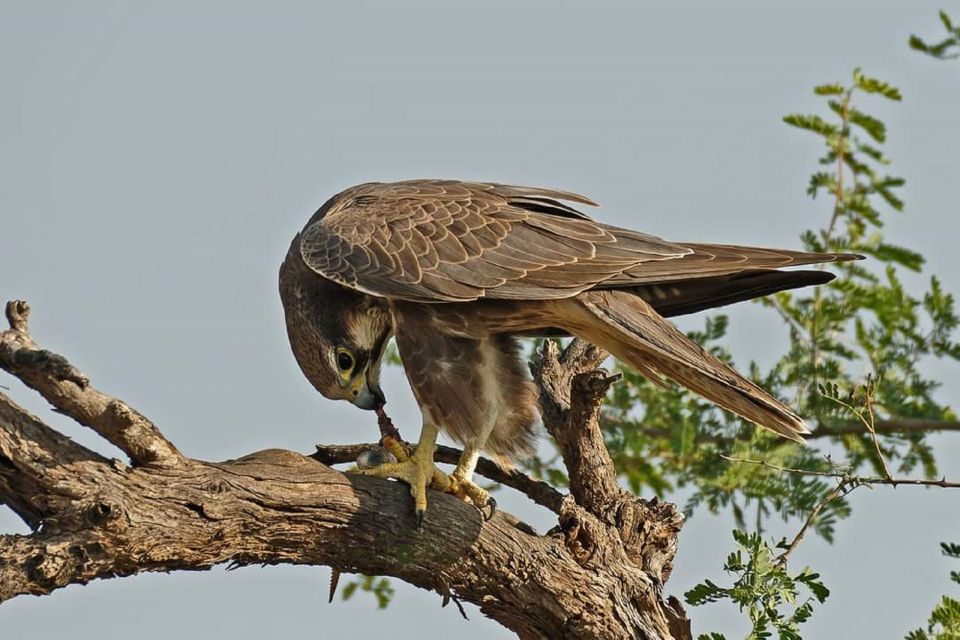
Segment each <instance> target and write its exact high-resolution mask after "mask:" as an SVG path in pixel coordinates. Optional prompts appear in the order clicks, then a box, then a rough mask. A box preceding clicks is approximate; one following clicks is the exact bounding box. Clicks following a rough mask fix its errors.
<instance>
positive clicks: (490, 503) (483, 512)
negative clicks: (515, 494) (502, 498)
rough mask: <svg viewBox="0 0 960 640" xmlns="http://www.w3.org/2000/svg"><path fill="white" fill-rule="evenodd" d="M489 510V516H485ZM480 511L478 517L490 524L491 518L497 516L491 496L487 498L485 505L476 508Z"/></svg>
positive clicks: (494, 501)
mask: <svg viewBox="0 0 960 640" xmlns="http://www.w3.org/2000/svg"><path fill="white" fill-rule="evenodd" d="M488 508H489V509H490V513H489V515H488V514H487V509H488ZM477 509H479V510H480V515H481V516H483V521H484V522H490V520H492V519H493V516H495V515H497V501H496V500H495V499H494V498H493V496H487V504H485V505H483V506H482V507H477Z"/></svg>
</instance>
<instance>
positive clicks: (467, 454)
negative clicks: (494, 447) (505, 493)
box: [450, 445, 497, 520]
mask: <svg viewBox="0 0 960 640" xmlns="http://www.w3.org/2000/svg"><path fill="white" fill-rule="evenodd" d="M479 459H480V449H479V448H478V447H477V446H475V445H467V446H465V447H464V448H463V455H461V456H460V461H459V462H457V467H456V468H455V469H454V470H453V473H452V474H450V484H451V491H450V493H453V494H454V495H457V496H459V497H460V498H461V499H463V500H467V501H469V502H472V503H473V504H474V505H475V506H476V507H477V509H479V510H480V513H481V514H482V515H483V518H484V520H489V519H490V518H492V517H493V514H495V513H496V512H497V501H496V500H494V499H493V496H491V495H490V494H489V493H488V492H487V491H485V490H484V489H481V488H480V487H479V486H477V484H476V483H475V482H474V481H473V472H474V470H475V469H476V468H477V460H479ZM488 510H489V511H488Z"/></svg>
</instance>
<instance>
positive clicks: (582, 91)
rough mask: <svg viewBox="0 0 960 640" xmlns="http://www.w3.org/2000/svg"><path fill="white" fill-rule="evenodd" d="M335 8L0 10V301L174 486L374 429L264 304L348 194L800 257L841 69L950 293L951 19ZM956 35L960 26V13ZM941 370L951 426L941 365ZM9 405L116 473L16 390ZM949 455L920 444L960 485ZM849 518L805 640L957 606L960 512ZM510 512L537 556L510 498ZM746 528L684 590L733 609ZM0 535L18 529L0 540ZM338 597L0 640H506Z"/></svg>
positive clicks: (65, 627) (77, 616) (291, 585)
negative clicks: (415, 181)
mask: <svg viewBox="0 0 960 640" xmlns="http://www.w3.org/2000/svg"><path fill="white" fill-rule="evenodd" d="M328 4H332V3H319V2H270V3H267V2H262V3H250V2H226V1H221V2H213V1H211V2H177V1H164V2H136V3H134V2H119V1H118V2H106V1H96V2H92V1H91V2H32V1H29V0H23V1H16V2H14V1H10V0H0V79H2V84H0V92H2V93H0V95H2V99H0V298H2V299H3V300H6V299H10V298H12V297H20V298H25V299H27V300H29V301H30V303H31V304H32V306H33V308H34V315H33V318H32V326H33V331H34V335H35V336H36V338H37V339H38V340H39V341H40V343H41V344H42V345H43V346H45V347H48V348H51V349H54V350H58V351H60V352H62V353H64V354H66V355H67V356H68V357H69V358H71V359H72V361H73V362H74V363H76V364H77V365H78V366H80V367H81V369H83V370H84V371H85V372H86V373H88V374H89V375H90V377H91V380H92V381H93V383H94V384H95V385H97V386H98V387H99V388H101V389H103V390H105V391H107V392H108V393H112V394H114V395H117V396H119V397H121V398H123V399H125V400H127V401H128V402H130V403H131V404H132V405H134V406H136V407H137V408H138V409H140V410H141V411H143V412H144V413H145V414H146V415H148V416H149V417H151V418H152V419H153V420H154V421H156V423H157V424H158V425H159V426H160V427H161V429H163V431H164V432H165V433H166V435H167V436H168V437H170V438H171V439H172V440H173V441H174V442H175V443H176V444H177V446H179V447H180V448H181V449H182V450H183V451H184V452H185V453H187V454H188V455H190V456H193V457H196V458H202V459H212V460H221V459H226V458H232V457H237V456H240V455H243V454H246V453H249V452H251V451H255V450H258V449H263V448H268V447H285V448H290V449H294V450H298V451H304V452H307V451H310V450H311V448H312V445H313V444H314V443H315V442H328V443H332V442H356V441H369V440H371V439H373V438H374V437H375V435H376V430H375V427H374V422H373V420H372V419H371V416H370V415H369V414H366V413H362V412H360V411H359V410H357V409H354V408H353V407H351V406H349V405H347V404H346V403H337V404H335V403H332V402H330V401H327V400H325V399H323V398H322V397H320V396H319V395H317V394H316V392H314V391H313V389H312V388H311V387H310V386H309V385H308V383H307V382H306V381H305V380H304V379H303V378H302V376H301V374H300V372H299V371H298V370H297V368H296V364H295V363H294V360H293V358H292V356H291V355H290V352H289V347H288V345H287V341H286V335H285V332H284V327H283V318H282V311H281V307H280V301H279V298H278V295H277V293H276V279H277V268H278V265H279V263H280V261H281V259H282V257H283V255H284V253H285V251H286V248H287V246H288V244H289V241H290V238H291V237H292V235H293V234H294V233H295V232H296V231H297V230H298V229H299V228H300V227H301V226H302V225H303V223H304V222H305V221H306V219H307V218H308V217H309V216H310V215H311V214H312V212H313V211H314V210H315V209H316V208H317V207H318V206H319V205H320V204H321V203H322V202H323V201H324V200H326V198H327V197H328V196H330V195H331V194H333V193H334V192H336V191H339V190H340V189H342V188H344V187H346V186H349V185H351V184H355V183H358V182H363V181H369V180H395V179H402V178H413V177H450V178H465V179H476V180H494V181H500V182H511V183H519V184H533V185H544V186H556V187H562V188H566V189H570V190H573V191H578V192H581V193H584V194H587V195H589V196H591V197H592V198H594V199H596V200H597V201H599V202H601V203H602V204H603V205H604V208H603V209H601V210H599V211H598V212H596V215H597V216H598V217H599V218H600V219H602V220H605V221H609V222H613V223H617V224H621V225H625V226H631V227H635V228H639V229H642V230H644V231H648V232H651V233H656V234H658V235H662V236H665V237H667V238H670V239H675V240H701V241H704V240H705V241H716V242H721V241H723V242H736V243H744V244H747V243H749V244H769V245H780V246H785V247H796V246H799V241H798V240H797V236H798V234H799V233H800V231H801V230H803V229H805V228H808V227H814V226H817V225H818V224H822V222H823V221H824V220H825V218H826V216H827V215H828V206H829V203H827V202H824V201H816V202H813V201H810V200H809V199H808V198H807V196H806V195H805V194H804V189H805V186H806V180H807V176H808V175H809V174H810V173H811V171H812V170H813V169H814V168H815V158H816V157H817V155H818V154H819V152H820V150H819V148H818V146H817V145H818V143H817V142H816V140H815V139H814V138H813V136H809V135H805V134H803V133H802V132H799V131H796V130H792V129H790V128H789V127H787V126H786V125H784V124H782V123H781V121H780V118H781V116H782V115H784V114H786V113H789V112H793V111H801V110H809V109H811V108H815V107H817V106H819V100H818V99H816V98H814V97H813V96H812V95H811V92H810V89H811V87H812V86H813V85H814V84H817V83H820V82H827V81H833V80H846V79H848V78H849V74H850V72H851V70H852V69H853V68H854V67H855V66H862V67H863V68H864V70H865V71H866V72H868V73H870V74H872V75H876V76H879V77H881V78H883V79H886V80H889V81H891V82H892V83H894V84H895V85H897V86H899V87H900V88H901V89H902V90H903V94H904V96H905V99H904V102H903V103H902V104H897V105H886V104H876V105H874V104H869V105H866V106H867V108H868V109H873V110H874V111H876V112H878V113H879V114H880V115H882V116H883V118H884V119H885V120H886V121H887V123H888V125H889V127H890V135H889V152H890V155H891V156H892V158H893V159H894V165H893V169H894V172H895V173H897V174H899V175H903V176H905V177H906V178H907V181H908V182H907V187H906V189H905V190H904V198H905V200H906V202H907V213H906V214H905V215H904V216H902V217H898V218H897V219H895V220H892V221H891V222H890V224H889V225H888V229H889V233H890V236H891V237H892V238H893V239H895V240H896V241H898V242H899V243H902V244H906V245H908V246H911V247H913V248H915V249H918V250H920V251H921V252H923V253H924V254H925V255H926V256H928V258H929V269H930V271H932V272H934V273H937V274H940V275H941V277H942V278H943V280H944V281H945V285H946V286H947V288H948V290H950V291H953V292H954V293H957V292H958V288H960V279H958V276H957V273H958V272H960V255H958V251H957V246H956V242H957V241H956V236H957V231H958V222H957V219H958V218H957V210H956V207H957V202H958V198H957V182H958V178H960V127H958V126H957V113H960V65H958V64H957V63H938V62H935V61H933V60H931V59H928V58H926V57H924V56H921V55H919V54H916V53H913V52H911V51H909V50H908V48H907V46H906V41H907V37H908V36H909V34H910V33H911V32H913V33H919V34H921V35H926V36H930V37H931V38H933V37H939V35H940V25H939V22H938V21H937V19H936V10H937V9H938V8H941V4H946V3H945V2H944V3H941V2H925V1H924V2H919V1H914V2H893V1H886V2H878V1H877V0H867V1H858V2H843V3H838V2H835V1H831V2H825V1H807V2H803V3H790V4H789V5H787V4H786V3H771V2H763V1H759V0H758V1H755V2H739V3H722V7H721V4H720V3H714V2H691V3H670V4H669V5H668V4H667V3H659V4H657V5H654V4H653V3H642V2H629V1H624V2H609V3H576V4H575V3H564V2H525V3H518V2H498V1H487V2H474V3H452V2H444V1H439V0H438V1H435V2H404V3H398V2H379V3H376V2H351V3H339V6H338V7H333V6H328ZM944 8H947V9H951V8H952V13H953V15H954V18H955V19H960V5H956V4H955V3H954V4H953V6H952V7H951V6H949V5H948V6H945V7H944ZM732 316H733V323H732V327H731V345H732V347H733V352H734V354H735V356H736V358H737V360H738V362H740V363H746V362H748V361H749V360H750V359H751V358H755V359H761V360H763V359H764V358H769V357H770V354H771V353H773V352H775V351H776V350H777V349H779V348H780V347H781V345H782V344H783V342H782V341H783V336H784V332H783V327H782V326H780V323H779V322H778V321H777V319H776V317H775V316H773V315H772V314H771V313H770V312H769V311H767V310H764V309H761V308H759V307H757V306H754V305H741V306H740V307H738V308H737V309H736V310H735V311H734V312H733V314H732ZM700 322H701V320H700V319H694V320H693V321H692V323H691V322H689V321H688V322H687V324H686V325H685V326H687V327H690V326H696V325H698V324H700ZM930 370H931V371H933V372H934V374H935V375H936V376H938V377H939V378H941V379H944V380H945V381H946V384H945V386H944V388H943V390H942V394H941V398H943V399H944V400H948V401H951V402H952V403H953V404H954V406H957V405H960V383H958V382H957V379H956V378H957V370H956V367H955V366H953V365H945V364H937V363H933V364H931V366H930ZM386 378H387V379H386V384H385V387H386V390H387V394H388V397H390V399H391V405H390V406H391V413H392V415H393V416H394V418H395V420H396V421H397V423H398V424H399V425H400V427H401V429H402V430H403V432H404V433H405V434H408V436H411V437H412V436H413V435H414V434H415V433H416V427H417V426H418V425H419V418H418V415H417V412H416V409H415V407H414V405H413V402H412V400H411V397H410V394H409V392H408V390H407V389H406V386H405V383H404V381H403V379H402V377H401V374H400V372H399V371H397V370H392V371H390V372H389V373H388V374H387V376H386ZM0 384H2V385H6V386H8V387H10V388H11V391H10V393H11V395H12V396H13V398H14V399H16V400H17V401H18V402H21V403H22V404H25V405H26V406H28V407H29V408H30V409H31V410H33V411H35V412H36V413H38V414H39V415H40V416H41V417H43V418H44V419H45V420H47V421H48V422H49V423H50V424H52V425H55V426H56V427H58V428H60V429H62V430H63V432H65V433H67V434H69V435H70V436H72V437H75V438H76V439H77V440H79V441H81V442H83V443H84V444H87V445H88V446H93V447H95V448H96V449H98V450H100V451H103V452H106V453H108V454H111V455H118V456H119V455H120V454H119V452H117V451H115V450H111V449H110V448H109V446H107V445H105V444H104V443H103V442H102V441H100V440H99V439H98V438H96V437H94V436H93V435H92V434H91V433H88V432H86V431H84V430H83V429H82V428H80V427H78V426H76V425H75V424H73V423H71V422H70V421H69V420H67V419H65V418H63V417H62V416H59V415H57V414H54V413H53V412H51V411H50V410H49V408H48V407H47V406H46V404H45V403H44V402H43V401H39V400H37V399H36V396H35V395H34V394H33V393H32V392H30V391H29V390H26V389H25V388H23V387H22V386H21V385H19V384H18V383H17V382H16V381H15V380H14V379H13V378H11V377H10V376H7V375H5V374H0ZM958 441H960V437H958V436H956V435H955V436H953V437H952V438H950V437H940V438H936V439H935V440H934V442H936V443H937V445H938V447H939V449H940V451H941V453H940V456H939V457H940V461H941V463H942V467H943V471H944V473H946V474H947V475H952V476H953V477H960V462H958V458H960V446H958ZM681 499H682V496H681ZM852 503H853V508H854V513H853V516H852V517H851V518H850V519H849V520H848V521H847V522H844V523H842V524H841V526H840V527H839V532H838V537H837V541H836V544H834V545H832V546H831V545H827V544H825V543H823V542H822V541H820V540H817V539H809V540H807V541H805V542H804V543H803V545H802V547H801V548H800V550H799V551H798V552H797V553H796V554H795V556H794V559H793V560H792V563H794V564H795V565H796V567H797V568H799V567H800V566H802V565H803V564H805V563H809V564H811V565H812V566H814V567H815V568H816V569H818V570H820V571H821V573H822V574H823V575H824V579H825V581H826V583H827V584H828V585H829V586H830V587H831V589H832V590H833V595H832V597H831V598H830V600H828V602H827V604H826V605H825V606H823V607H822V608H821V609H819V610H818V612H817V614H816V615H815V617H814V619H813V621H812V622H811V623H809V625H808V626H807V627H806V629H807V634H806V637H809V638H840V637H843V638H902V637H903V635H904V634H905V632H906V631H907V630H909V629H911V628H914V627H916V626H919V625H920V624H921V623H922V622H923V621H925V619H926V615H927V613H928V612H929V611H930V609H931V608H932V606H933V605H934V603H935V601H936V600H937V599H938V597H939V595H940V594H942V593H944V592H945V591H946V590H949V589H950V583H949V581H948V578H947V574H948V571H949V569H950V568H951V567H950V566H949V564H948V563H947V561H945V560H944V559H943V558H941V557H940V555H939V549H938V543H939V542H940V541H941V540H953V541H958V540H960V508H958V507H960V494H957V493H948V492H946V491H924V490H916V489H909V488H901V489H898V490H896V491H892V490H888V489H884V488H879V489H876V490H873V491H870V490H866V489H864V490H860V491H858V492H857V493H855V494H854V495H853V497H852ZM502 505H503V506H504V508H507V509H509V510H512V511H514V512H516V513H518V514H520V515H521V516H522V517H524V518H525V519H527V520H528V521H530V522H532V523H534V524H535V525H537V526H538V527H540V529H541V530H543V529H545V528H547V527H549V526H550V520H551V519H550V517H549V514H546V513H544V512H543V511H542V510H539V509H537V508H535V507H533V506H530V505H528V504H527V503H526V502H525V501H524V500H521V499H519V498H516V497H511V496H504V497H503V500H502ZM731 524H732V523H731V521H730V519H729V518H727V517H719V518H718V517H710V516H707V515H706V514H697V515H696V516H695V517H694V518H693V519H691V520H690V521H689V522H688V523H687V525H686V527H685V528H684V530H683V534H682V538H681V545H680V554H679V556H678V559H677V570H676V572H675V575H674V578H673V579H672V580H671V582H670V583H669V584H668V585H667V590H668V591H669V592H671V593H675V594H678V595H679V594H681V593H682V592H683V591H684V590H686V589H688V588H689V587H690V586H692V585H693V584H694V583H696V582H697V581H699V580H701V579H702V578H704V577H708V576H709V577H711V578H713V579H714V580H716V581H722V580H724V579H725V577H724V575H723V574H722V571H721V570H720V568H721V565H722V561H723V558H724V557H725V555H726V553H727V552H728V551H729V550H730V549H731V548H732V540H731V538H730V528H731ZM796 528H797V525H796V523H792V524H790V525H789V526H788V527H786V528H776V529H775V530H774V531H773V532H772V534H771V535H777V534H783V533H789V532H793V531H795V529H796ZM0 531H4V532H26V528H25V527H24V526H23V525H22V523H20V522H19V521H18V520H16V518H15V517H14V516H13V515H12V514H11V513H10V512H9V511H5V510H0ZM952 568H954V569H956V568H957V567H952ZM328 576H329V570H328V569H325V568H308V567H299V568H292V567H270V568H265V569H260V568H245V569H241V570H238V571H235V572H231V573H227V572H225V571H224V570H222V569H217V570H214V571H210V572H206V573H178V574H173V575H142V576H137V577H133V578H126V579H122V580H109V581H101V582H97V583H94V584H91V585H89V586H86V587H70V588H68V589H65V590H62V591H59V592H57V593H56V594H54V595H52V596H49V597H44V598H28V597H21V598H17V599H15V600H13V601H11V602H9V603H7V604H4V605H3V606H2V607H0V636H2V637H3V638H4V639H8V638H9V639H14V638H17V639H18V638H27V637H30V638H33V639H48V638H50V639H52V638H59V637H62V636H63V635H64V634H66V633H70V634H71V637H73V638H76V639H77V640H86V639H93V638H97V639H99V640H104V639H110V638H126V637H128V636H129V634H130V633H131V632H134V630H135V633H136V635H137V636H138V638H140V639H141V640H154V639H167V638H171V637H188V638H189V637H209V638H227V637H229V638H231V639H235V640H240V639H245V638H257V639H259V638H265V637H283V636H301V637H303V636H307V637H334V638H350V637H382V636H383V635H389V637H391V638H395V639H396V640H403V639H406V638H415V637H416V638H421V637H423V635H422V634H423V630H424V629H431V630H432V631H430V636H431V637H433V636H438V635H440V634H441V633H455V634H457V637H458V638H459V639H460V640H470V639H474V638H505V637H510V634H509V633H507V632H506V631H505V630H503V629H502V628H500V627H499V626H498V625H496V624H495V623H493V622H491V621H489V620H486V619H485V618H483V617H482V616H481V615H480V614H479V612H478V611H477V610H476V609H475V608H473V607H469V606H468V607H467V610H468V614H469V615H470V621H469V622H465V621H463V620H461V619H460V617H459V615H458V614H457V611H456V608H455V607H448V608H446V609H442V610H441V608H440V597H439V596H437V595H435V594H430V593H427V592H424V591H419V590H416V589H413V588H411V587H407V586H406V585H403V584H402V583H399V582H397V583H396V587H397V594H396V598H395V600H394V602H393V604H392V605H391V606H390V607H389V609H387V610H386V611H383V612H381V611H377V610H376V609H375V603H374V601H373V599H372V598H370V597H364V596H358V597H355V598H354V599H353V600H351V601H349V602H347V603H343V602H340V601H337V602H336V603H335V604H333V605H327V604H326V583H327V579H328ZM690 615H691V617H692V619H693V622H694V628H695V630H696V631H698V632H706V631H710V630H721V631H725V632H727V633H729V634H730V637H731V638H735V637H742V636H743V635H744V633H745V627H744V625H743V623H742V622H741V620H740V618H739V617H738V615H737V612H736V610H735V609H734V608H732V607H728V606H725V605H713V606H707V607H701V608H697V609H691V610H690Z"/></svg>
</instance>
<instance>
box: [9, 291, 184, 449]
mask: <svg viewBox="0 0 960 640" xmlns="http://www.w3.org/2000/svg"><path fill="white" fill-rule="evenodd" d="M6 314H7V321H8V322H9V323H10V329H9V330H7V331H3V332H0V367H2V368H3V369H6V370H7V371H9V372H10V373H12V374H13V375H15V376H17V377H18V378H20V380H22V381H23V383H24V384H26V385H27V386H28V387H30V388H32V389H34V390H36V391H37V392H39V393H40V395H42V396H43V397H44V398H46V399H47V401H48V402H50V404H52V405H53V406H54V407H56V408H57V410H59V411H60V412H61V413H64V414H66V415H68V416H70V417H71V418H73V419H74V420H76V421H77V422H79V423H80V424H82V425H85V426H88V427H90V428H91V429H93V430H94V431H96V432H97V433H99V434H100V435H101V436H102V437H103V438H105V439H106V440H107V441H108V442H110V443H111V444H113V445H115V446H116V447H118V448H119V449H120V450H121V451H123V452H124V453H126V454H127V455H128V456H130V460H131V461H132V462H133V463H135V464H145V465H147V464H153V465H157V466H173V465H177V464H180V463H181V462H182V461H183V456H182V455H181V453H180V452H179V451H177V448H176V447H174V446H173V444H172V443H171V442H170V441H169V440H167V439H166V438H164V437H163V435H162V434H161V433H160V431H159V430H158V429H157V428H156V427H155V426H154V424H153V423H152V422H150V421H149V420H147V419H146V418H145V417H143V416H142V415H141V414H140V413H138V412H137V411H135V410H134V409H133V408H131V407H130V406H129V405H127V404H126V403H125V402H122V401H120V400H117V399H116V398H112V397H110V396H108V395H106V394H104V393H101V392H100V391H97V390H96V389H94V388H93V387H91V386H90V382H89V380H87V377H86V376H85V375H83V374H82V373H80V372H79V371H78V370H77V369H76V368H74V366H73V365H71V364H70V363H69V362H67V359H66V358H64V357H63V356H61V355H58V354H56V353H53V352H51V351H47V350H46V349H39V348H38V347H37V345H36V344H34V342H33V339H32V338H31V337H30V332H29V330H28V326H27V319H28V317H29V315H30V306H29V305H28V304H27V303H26V302H24V301H22V300H14V301H12V302H8V303H7V307H6Z"/></svg>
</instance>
